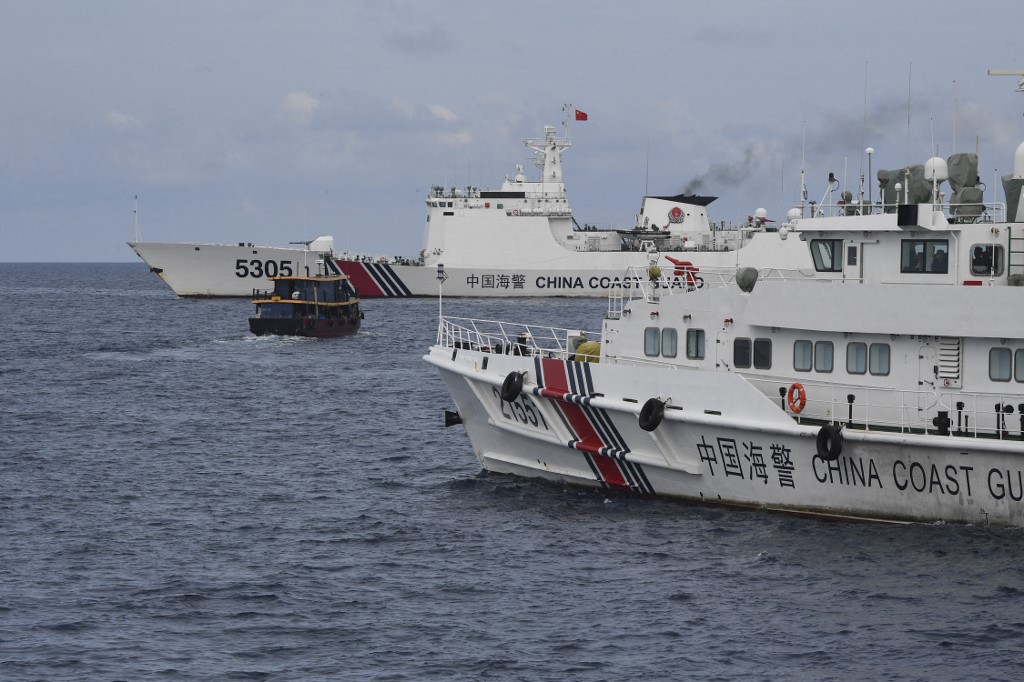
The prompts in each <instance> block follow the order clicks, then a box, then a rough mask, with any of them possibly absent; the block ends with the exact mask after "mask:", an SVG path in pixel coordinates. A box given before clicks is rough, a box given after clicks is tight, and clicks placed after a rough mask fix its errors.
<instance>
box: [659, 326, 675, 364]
mask: <svg viewBox="0 0 1024 682" xmlns="http://www.w3.org/2000/svg"><path fill="white" fill-rule="evenodd" d="M677 340H678V336H677V334H676V330H675V329H662V330H661V354H662V355H664V356H665V357H666V358H674V357H675V356H676V345H677Z"/></svg>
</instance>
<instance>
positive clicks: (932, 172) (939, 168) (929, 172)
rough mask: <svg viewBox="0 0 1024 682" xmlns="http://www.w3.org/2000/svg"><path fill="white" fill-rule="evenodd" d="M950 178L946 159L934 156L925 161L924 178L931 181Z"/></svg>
mask: <svg viewBox="0 0 1024 682" xmlns="http://www.w3.org/2000/svg"><path fill="white" fill-rule="evenodd" d="M948 178H949V167H948V166H947V165H946V160H945V159H943V158H941V157H938V156H933V157H932V158H930V159H928V160H927V161H925V162H924V179H925V180H927V181H929V182H931V181H932V180H935V181H936V182H942V181H943V180H947V179H948Z"/></svg>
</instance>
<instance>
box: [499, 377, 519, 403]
mask: <svg viewBox="0 0 1024 682" xmlns="http://www.w3.org/2000/svg"><path fill="white" fill-rule="evenodd" d="M522 392H523V373H522V372H509V373H508V376H507V377H505V381H504V382H502V384H501V399H502V400H504V401H505V402H507V403H511V402H513V401H514V400H515V399H516V398H518V397H519V394H520V393H522Z"/></svg>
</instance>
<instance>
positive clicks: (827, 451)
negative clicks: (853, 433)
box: [815, 424, 843, 462]
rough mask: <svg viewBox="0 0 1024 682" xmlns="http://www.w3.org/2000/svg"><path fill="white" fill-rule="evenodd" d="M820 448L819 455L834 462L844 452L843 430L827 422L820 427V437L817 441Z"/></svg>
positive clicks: (816, 445) (816, 444)
mask: <svg viewBox="0 0 1024 682" xmlns="http://www.w3.org/2000/svg"><path fill="white" fill-rule="evenodd" d="M815 447H816V448H817V450H818V457H821V458H822V459H823V460H825V461H826V462H834V461H836V460H837V459H839V455H841V454H843V432H842V431H841V430H840V429H839V427H837V426H833V425H832V424H825V425H824V426H822V427H821V428H820V429H818V439H817V440H816V441H815Z"/></svg>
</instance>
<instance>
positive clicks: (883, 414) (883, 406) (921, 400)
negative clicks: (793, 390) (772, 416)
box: [747, 376, 1024, 441]
mask: <svg viewBox="0 0 1024 682" xmlns="http://www.w3.org/2000/svg"><path fill="white" fill-rule="evenodd" d="M747 378H748V380H749V381H750V383H751V384H753V385H754V386H756V387H758V389H759V390H761V392H762V393H764V394H765V395H767V396H769V397H770V398H772V399H773V400H776V401H778V404H779V406H780V407H781V408H782V409H783V410H784V411H786V412H787V413H790V414H792V410H791V409H790V407H789V405H788V393H789V387H790V386H791V385H792V383H800V384H802V385H803V387H804V390H805V391H806V397H807V400H806V406H805V407H804V408H803V409H802V410H801V412H800V413H799V414H792V416H793V417H794V419H796V420H797V421H808V420H809V421H811V422H822V421H827V422H831V423H834V424H841V425H843V426H845V427H847V428H852V429H858V430H863V431H878V432H890V433H891V432H897V433H929V434H937V435H955V436H965V437H971V438H989V439H998V440H1017V441H1019V440H1024V412H1022V410H1021V408H1022V407H1024V403H1022V402H1021V400H1022V396H1021V395H1020V394H1017V395H1010V394H993V393H976V392H965V391H959V390H950V389H936V390H904V389H895V388H881V387H865V386H855V385H849V384H846V385H837V384H830V383H825V382H815V381H807V380H805V379H803V378H797V379H795V380H794V381H793V382H792V383H783V382H781V381H780V380H779V379H777V378H776V379H770V378H767V377H765V378H762V377H750V376H748V377H747Z"/></svg>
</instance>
